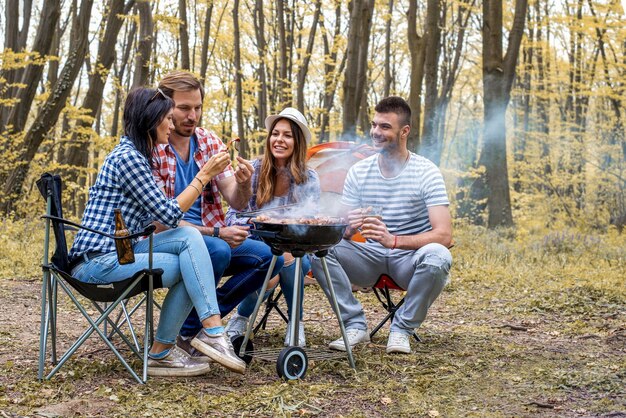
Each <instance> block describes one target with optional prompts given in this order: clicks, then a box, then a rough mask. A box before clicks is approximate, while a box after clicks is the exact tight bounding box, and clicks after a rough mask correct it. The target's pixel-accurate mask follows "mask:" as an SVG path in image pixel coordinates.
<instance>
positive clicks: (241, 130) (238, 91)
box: [233, 0, 248, 158]
mask: <svg viewBox="0 0 626 418" xmlns="http://www.w3.org/2000/svg"><path fill="white" fill-rule="evenodd" d="M240 36H241V34H240V32H239V0H235V1H234V3H233V40H234V48H235V95H236V97H237V99H236V103H237V109H236V111H237V131H238V132H237V134H238V136H239V138H241V142H240V143H239V144H240V145H239V154H241V156H242V157H243V158H247V157H248V144H247V143H246V138H245V125H244V122H243V86H242V84H243V83H242V78H243V74H242V71H241V44H240V42H241V41H240Z"/></svg>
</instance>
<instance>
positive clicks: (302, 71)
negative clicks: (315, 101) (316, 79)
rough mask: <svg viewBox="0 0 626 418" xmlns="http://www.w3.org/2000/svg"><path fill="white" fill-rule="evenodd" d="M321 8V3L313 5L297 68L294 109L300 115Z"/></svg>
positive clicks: (302, 108) (302, 109) (302, 110)
mask: <svg viewBox="0 0 626 418" xmlns="http://www.w3.org/2000/svg"><path fill="white" fill-rule="evenodd" d="M321 8H322V1H321V0H317V2H316V4H315V14H314V15H313V22H311V27H310V29H309V30H310V31H309V40H308V42H307V45H306V52H305V53H304V57H303V58H302V60H301V64H300V68H298V76H297V78H296V79H297V84H296V89H297V94H296V101H297V104H296V107H297V108H298V110H299V111H301V112H302V113H304V85H305V82H306V75H307V72H308V70H309V63H310V62H311V53H312V52H313V44H314V43H315V32H316V30H317V24H318V22H319V18H320V13H321Z"/></svg>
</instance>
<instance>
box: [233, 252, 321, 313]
mask: <svg viewBox="0 0 626 418" xmlns="http://www.w3.org/2000/svg"><path fill="white" fill-rule="evenodd" d="M309 270H311V260H310V259H309V256H304V257H302V271H301V272H300V294H301V295H302V297H303V298H304V276H305V274H306V273H308V272H309ZM295 273H296V263H295V261H294V262H293V263H292V264H291V265H289V266H286V267H283V268H282V269H281V270H280V282H279V283H280V288H281V289H282V291H283V296H284V297H285V301H286V302H287V315H288V317H289V318H290V319H291V309H292V307H293V294H294V290H295V289H294V285H295V277H296V276H295ZM270 293H271V289H270V290H268V291H266V292H265V295H264V296H263V300H266V299H267V298H268V296H269V295H270ZM258 298H259V290H258V289H257V291H256V292H254V293H250V294H249V295H248V296H247V297H246V298H245V299H244V300H243V302H241V303H240V304H239V308H237V313H238V314H239V315H241V316H245V317H246V318H249V317H250V315H252V311H254V307H255V306H256V301H257V299H258ZM299 308H300V318H302V314H303V312H302V304H301V305H300V306H299Z"/></svg>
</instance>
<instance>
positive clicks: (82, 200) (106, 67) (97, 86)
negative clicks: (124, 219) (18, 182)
mask: <svg viewBox="0 0 626 418" xmlns="http://www.w3.org/2000/svg"><path fill="white" fill-rule="evenodd" d="M123 13H124V0H110V2H109V6H108V13H107V16H106V19H107V23H106V29H105V31H104V36H103V37H102V40H101V41H100V44H99V45H98V55H97V60H96V63H95V65H94V67H95V68H96V70H95V71H92V72H90V74H89V87H88V89H87V93H86V95H85V98H84V100H83V105H82V108H83V109H85V110H87V111H88V116H89V117H90V118H91V120H89V121H86V120H84V119H79V120H78V121H77V122H76V127H77V128H79V129H76V132H75V133H74V134H73V135H72V139H71V140H70V142H69V144H68V146H67V147H66V150H65V159H64V160H65V163H66V164H67V165H68V166H69V170H68V171H67V173H65V177H66V182H75V183H78V184H79V185H80V186H83V187H82V188H79V190H85V187H84V186H86V185H87V178H88V172H87V170H86V169H87V167H88V165H89V145H90V144H91V139H92V138H91V133H90V132H89V128H90V127H91V126H92V124H93V120H94V118H95V117H96V114H97V113H98V109H100V106H101V105H102V97H103V92H104V86H105V83H106V80H107V79H108V76H109V71H110V70H111V66H112V65H113V61H114V60H115V51H116V47H115V45H116V43H117V38H118V35H119V32H120V29H121V28H122V24H123V23H124V21H123V20H122V18H121V15H122V14H123ZM76 198H77V199H76V202H75V209H76V213H75V215H77V216H78V215H80V214H81V213H82V212H83V210H84V207H85V206H84V205H85V204H86V198H87V196H86V195H84V194H79V195H77V196H76Z"/></svg>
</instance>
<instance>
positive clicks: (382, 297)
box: [370, 274, 422, 343]
mask: <svg viewBox="0 0 626 418" xmlns="http://www.w3.org/2000/svg"><path fill="white" fill-rule="evenodd" d="M372 289H373V290H374V294H375V295H376V298H377V299H378V300H379V301H380V303H381V304H382V305H383V308H384V309H385V311H387V315H386V316H385V317H384V318H383V319H382V321H380V322H379V323H378V325H376V327H374V329H373V330H372V332H370V338H374V335H375V334H376V333H377V332H378V331H379V330H380V328H381V327H382V326H383V325H385V323H386V322H387V321H389V320H392V321H393V317H394V316H395V315H396V311H397V310H398V309H399V308H400V306H402V305H403V304H404V296H402V298H401V299H400V300H399V301H398V302H394V300H393V299H392V298H391V292H390V290H399V291H404V290H406V289H403V288H401V287H400V286H398V284H397V283H396V282H395V281H394V280H393V279H392V278H391V276H388V275H386V274H381V275H380V277H379V278H378V280H376V283H374V286H372ZM413 337H414V338H415V340H416V341H417V342H418V343H419V342H421V341H422V340H421V338H420V337H419V335H417V333H416V332H415V331H413Z"/></svg>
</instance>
